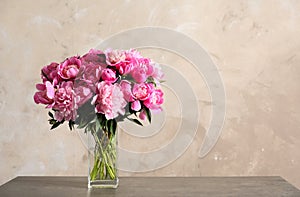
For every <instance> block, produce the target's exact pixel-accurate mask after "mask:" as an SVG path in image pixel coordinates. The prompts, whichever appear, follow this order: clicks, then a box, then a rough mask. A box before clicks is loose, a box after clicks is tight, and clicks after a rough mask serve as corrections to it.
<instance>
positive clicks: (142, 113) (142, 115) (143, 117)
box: [139, 110, 147, 120]
mask: <svg viewBox="0 0 300 197" xmlns="http://www.w3.org/2000/svg"><path fill="white" fill-rule="evenodd" d="M146 117H147V115H146V112H145V110H142V111H141V112H140V114H139V118H140V119H141V120H145V119H146Z"/></svg>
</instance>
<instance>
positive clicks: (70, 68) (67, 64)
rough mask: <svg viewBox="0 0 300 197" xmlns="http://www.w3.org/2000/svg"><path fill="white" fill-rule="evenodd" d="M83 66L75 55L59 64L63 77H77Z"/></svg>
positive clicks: (59, 70)
mask: <svg viewBox="0 0 300 197" xmlns="http://www.w3.org/2000/svg"><path fill="white" fill-rule="evenodd" d="M80 67H81V60H80V59H79V57H78V56H77V57H76V56H74V57H70V58H68V59H66V60H65V61H64V62H62V63H61V64H60V65H59V66H58V74H59V76H60V77H61V78H63V79H67V80H69V79H75V78H76V77H77V74H78V73H79V69H80Z"/></svg>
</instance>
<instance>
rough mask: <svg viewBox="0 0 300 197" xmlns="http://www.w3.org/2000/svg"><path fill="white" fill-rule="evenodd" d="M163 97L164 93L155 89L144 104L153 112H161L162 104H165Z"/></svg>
mask: <svg viewBox="0 0 300 197" xmlns="http://www.w3.org/2000/svg"><path fill="white" fill-rule="evenodd" d="M163 95H164V93H163V92H162V90H161V89H155V90H154V91H153V92H152V93H151V95H150V97H149V98H147V99H146V100H145V101H144V102H143V103H144V105H145V106H146V107H147V108H149V109H151V110H153V111H154V112H155V111H161V110H162V108H161V104H163V102H164V99H163Z"/></svg>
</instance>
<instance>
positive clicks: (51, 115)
mask: <svg viewBox="0 0 300 197" xmlns="http://www.w3.org/2000/svg"><path fill="white" fill-rule="evenodd" d="M48 115H49V116H50V118H52V119H54V116H53V114H52V113H51V112H50V111H49V112H48Z"/></svg>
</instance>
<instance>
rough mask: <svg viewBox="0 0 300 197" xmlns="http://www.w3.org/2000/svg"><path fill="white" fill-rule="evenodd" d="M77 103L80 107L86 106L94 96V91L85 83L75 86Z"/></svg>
mask: <svg viewBox="0 0 300 197" xmlns="http://www.w3.org/2000/svg"><path fill="white" fill-rule="evenodd" d="M75 86H76V87H75V90H74V91H75V95H76V97H75V103H76V105H77V106H78V107H80V106H82V105H83V104H85V103H86V102H87V101H88V100H89V99H90V98H92V96H93V92H92V90H91V89H90V88H89V87H88V86H87V85H86V84H84V83H77V84H75Z"/></svg>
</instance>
